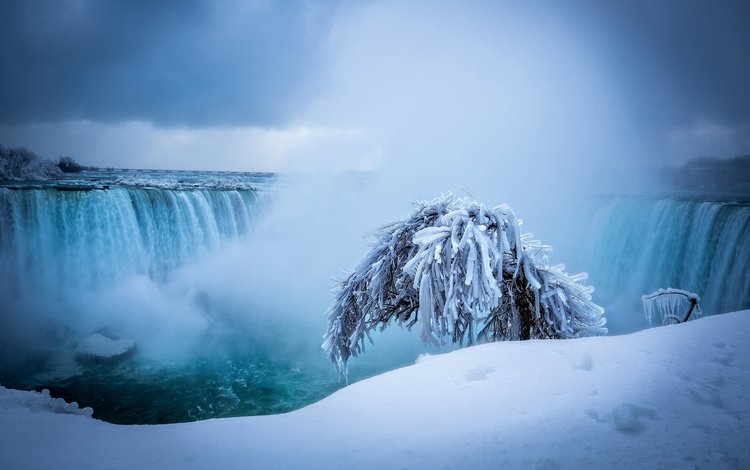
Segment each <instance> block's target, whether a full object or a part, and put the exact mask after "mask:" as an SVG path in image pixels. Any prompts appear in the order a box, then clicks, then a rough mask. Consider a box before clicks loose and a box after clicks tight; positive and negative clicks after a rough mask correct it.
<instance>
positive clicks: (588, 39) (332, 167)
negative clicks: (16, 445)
mask: <svg viewBox="0 0 750 470" xmlns="http://www.w3.org/2000/svg"><path fill="white" fill-rule="evenodd" d="M569 16H570V15H569V14H567V13H565V12H564V11H563V10H562V9H561V8H549V9H546V8H541V7H539V6H535V5H533V4H522V3H508V4H503V5H502V6H495V5H485V4H471V5H468V6H467V5H464V4H459V3H452V2H447V3H443V2H441V3H440V4H427V3H421V2H417V3H409V4H403V3H401V2H387V1H386V2H373V3H367V4H365V5H356V6H351V5H350V6H341V7H340V8H338V9H336V10H335V13H334V14H333V17H332V19H331V26H330V30H329V32H328V35H327V36H326V37H325V40H324V41H323V42H322V43H321V44H322V46H321V47H322V48H323V49H324V52H323V53H322V54H323V55H324V56H325V57H326V58H327V61H326V66H327V67H329V69H328V70H327V73H326V74H324V75H325V76H326V77H327V82H326V83H327V85H326V86H325V87H323V88H322V89H321V91H320V92H319V93H317V94H315V95H314V96H313V97H312V98H311V99H309V100H307V101H306V102H305V103H304V105H300V108H299V111H298V112H296V113H294V114H293V115H292V116H291V117H290V118H289V120H288V122H287V123H286V124H285V125H284V126H282V127H277V128H271V129H270V130H269V129H266V130H265V131H259V130H258V127H257V126H256V125H255V124H249V125H247V126H246V127H243V125H244V124H236V127H233V128H231V129H229V130H227V129H224V128H215V129H211V128H208V129H207V130H206V129H202V130H195V131H191V129H190V128H189V127H186V128H183V127H178V128H174V127H171V128H170V127H158V126H156V130H155V127H154V126H153V125H152V124H145V123H142V122H139V121H138V122H135V123H133V122H132V121H126V122H124V123H123V122H120V123H114V124H106V125H104V124H91V123H88V124H86V123H85V122H84V124H75V123H73V124H71V122H73V121H67V124H64V125H63V126H70V127H71V128H72V129H74V130H75V131H76V132H78V134H76V136H75V137H76V138H75V139H74V142H73V144H74V145H76V146H77V148H78V149H80V151H85V147H86V146H87V145H89V144H88V140H87V138H86V136H87V135H92V136H93V135H94V134H96V135H99V134H101V135H105V136H108V137H104V138H99V139H95V140H93V142H95V144H96V145H94V148H95V149H96V151H97V152H100V153H104V152H106V149H107V148H108V147H110V148H118V149H120V151H121V152H120V153H122V152H126V153H127V152H132V153H135V154H138V157H137V158H135V157H134V158H133V159H132V161H133V162H136V164H137V165H138V166H142V165H156V166H158V165H160V164H161V163H164V165H163V166H165V167H169V168H200V169H225V170H226V169H230V168H232V165H236V166H235V168H236V167H237V166H239V167H240V168H237V169H243V170H244V169H250V168H249V166H251V163H252V162H253V161H256V162H257V163H258V165H260V169H262V170H273V171H276V172H277V173H279V174H280V175H282V176H281V177H280V181H279V189H277V190H274V191H273V192H272V194H271V195H270V201H271V202H270V203H269V207H268V208H267V209H266V210H265V211H264V213H263V214H262V216H261V217H260V219H259V221H258V223H257V225H256V226H255V227H254V228H253V230H252V231H250V232H249V233H247V234H245V235H243V236H242V237H240V238H238V239H236V240H233V241H231V242H226V243H223V244H221V245H220V246H218V247H214V248H213V249H211V250H208V251H205V252H200V253H198V254H196V256H195V257H193V258H192V259H190V260H188V261H186V262H185V263H184V264H182V265H180V266H179V267H177V268H175V269H174V270H173V271H171V272H170V273H169V275H168V276H167V278H166V279H154V278H152V277H149V275H148V274H147V273H145V272H134V273H121V274H122V275H119V276H115V277H116V279H115V280H114V281H113V282H112V283H110V284H107V285H104V286H99V287H97V288H93V287H91V286H89V288H85V287H80V286H79V288H78V289H75V290H68V289H66V285H65V281H64V282H63V283H62V285H61V284H52V285H37V284H38V280H36V279H33V278H30V277H29V278H25V279H24V280H23V282H24V283H27V285H26V286H25V287H26V289H25V291H26V293H25V294H24V295H22V296H20V297H18V298H17V299H16V300H15V301H14V302H15V303H13V304H8V305H10V306H9V307H7V308H8V309H9V311H11V312H12V314H11V315H9V316H7V317H6V318H5V320H4V325H3V326H4V329H3V330H4V332H3V339H4V340H5V344H6V357H9V356H10V354H8V352H7V351H10V350H13V351H14V355H15V357H17V358H18V357H24V356H26V358H28V357H31V358H33V357H35V355H34V351H35V350H38V349H40V342H42V343H43V342H44V341H45V340H46V339H45V338H48V337H49V332H48V331H47V330H46V329H45V327H44V325H47V324H49V322H50V321H52V322H53V323H54V322H60V323H61V324H63V325H64V326H65V327H66V328H70V329H72V330H73V331H74V333H73V337H74V338H75V339H80V338H81V337H84V336H85V335H87V334H90V332H92V331H95V330H97V329H98V328H105V327H106V328H109V329H111V330H112V331H115V332H116V333H117V334H118V335H122V336H127V337H130V338H134V339H135V340H136V341H137V343H138V345H139V354H143V355H144V356H146V357H149V358H153V359H158V360H179V359H186V358H187V359H189V358H190V357H193V356H195V355H196V354H211V353H212V351H215V350H218V349H221V348H223V347H225V346H226V344H227V343H228V338H231V342H232V343H234V344H236V343H242V342H243V341H244V342H248V343H252V342H254V341H260V338H263V341H265V342H266V343H264V344H276V345H277V346H278V350H277V351H276V352H275V354H279V355H285V354H287V355H293V354H297V353H298V352H297V350H296V349H294V345H303V346H304V347H305V348H306V349H305V351H306V352H305V354H308V353H309V354H320V355H321V356H322V354H323V353H322V351H320V350H319V344H320V341H321V338H322V334H323V331H324V327H325V321H326V320H325V318H326V317H325V315H326V310H327V309H328V307H329V306H330V303H331V302H332V301H333V295H332V294H331V292H330V289H331V287H332V286H333V285H334V284H335V282H336V280H337V279H342V278H344V277H345V276H346V274H347V272H348V270H351V269H353V268H354V266H356V264H357V262H358V260H359V259H360V258H361V257H362V256H363V255H364V254H365V253H366V250H367V249H368V245H367V238H366V237H367V234H368V233H369V232H370V231H372V230H374V229H376V228H377V227H379V226H380V225H382V224H384V223H386V222H389V221H391V220H393V219H395V218H398V217H400V216H402V215H404V214H406V213H408V212H409V211H410V209H411V203H412V202H413V201H415V200H422V199H431V198H433V197H435V196H437V195H439V194H440V193H442V192H444V191H451V192H453V193H455V194H459V195H468V196H470V197H474V198H477V199H479V200H480V201H482V202H484V203H485V204H487V205H488V206H491V207H492V206H496V205H498V204H501V203H507V204H508V205H510V207H511V208H512V209H513V210H514V211H515V213H516V215H517V216H518V217H520V218H522V219H523V220H524V225H523V227H524V228H525V229H526V230H527V231H530V232H534V234H535V235H536V236H537V237H538V238H539V239H541V240H542V242H544V243H547V244H551V245H553V246H554V251H553V253H552V256H551V261H552V262H553V263H558V262H562V263H566V264H567V265H568V268H569V271H573V272H577V271H585V270H587V266H586V265H585V259H584V258H583V257H582V256H580V254H581V252H583V251H584V246H583V244H584V243H585V240H586V234H587V231H589V230H590V229H591V224H590V221H589V220H587V219H586V218H585V215H584V211H583V210H582V206H581V198H582V197H583V196H587V195H592V194H600V193H612V192H613V191H619V190H623V189H624V190H631V191H637V190H639V189H641V188H644V187H649V186H650V185H653V184H654V181H653V179H652V178H651V175H650V171H651V169H652V168H653V166H654V162H655V161H659V158H660V157H658V155H659V154H660V152H661V151H663V150H664V146H663V145H660V144H659V143H658V142H656V141H655V139H654V131H653V129H651V128H650V126H651V125H652V124H653V121H649V120H645V121H644V119H642V116H643V113H642V110H643V108H642V103H638V104H634V103H633V100H632V99H631V98H632V94H633V89H632V87H631V85H629V84H628V83H626V81H624V80H622V79H621V69H619V68H613V67H611V63H610V61H609V60H605V56H606V54H607V53H608V52H609V49H606V48H603V47H602V46H601V45H600V44H598V43H596V41H595V39H596V36H595V35H593V36H592V34H591V31H589V30H587V29H585V28H583V29H582V28H580V26H581V23H580V22H576V21H570V17H569ZM644 85H649V83H647V82H646V83H644ZM34 126H37V127H33V126H31V127H28V128H32V129H37V130H38V129H43V130H44V132H47V131H50V129H49V128H47V127H44V126H45V125H44V124H34ZM39 126H41V127H39ZM102 126H104V127H105V128H107V129H109V131H107V132H103V127H102ZM118 126H119V127H118ZM118 129H119V130H118ZM123 129H124V130H123ZM306 130H312V131H311V132H307V131H306ZM3 132H4V133H5V134H6V135H7V134H9V133H11V132H12V129H11V128H9V127H7V126H6V128H5V129H4V131H3ZM50 132H51V131H50ZM87 133H88V134H87ZM32 134H33V133H32ZM32 134H28V135H32ZM63 134H65V132H63ZM71 135H72V134H71ZM139 135H141V136H144V135H145V136H146V137H145V142H147V143H148V144H149V145H148V147H149V149H150V150H148V151H146V152H144V154H140V153H139V150H138V148H137V145H135V144H134V143H133V142H137V139H138V136H139ZM670 135H671V136H672V137H671V138H672V139H674V136H675V135H679V132H677V133H675V132H672V133H671V134H670ZM691 135H692V134H691ZM269 136H270V137H269ZM691 138H692V137H691ZM107 139H109V140H107ZM44 145H47V146H48V145H50V144H49V143H48V142H47V143H45V144H44ZM32 148H33V147H32ZM153 149H158V152H157V153H161V154H162V157H161V159H158V158H157V153H153V152H155V151H154V150H153ZM63 151H65V149H61V152H63ZM264 152H265V153H264ZM67 153H73V154H75V152H67ZM255 154H264V156H258V157H253V155H255ZM266 154H268V155H266ZM118 155H119V154H118ZM269 155H270V156H269ZM655 155H656V156H657V158H656V159H655ZM92 158H94V157H92ZM96 158H104V157H96ZM253 158H255V160H253ZM664 158H667V156H666V155H665V156H664ZM80 160H81V161H82V162H83V163H91V161H90V160H87V159H86V158H81V159H80ZM126 164H127V160H124V157H123V165H120V166H125V165H126ZM211 165H215V168H209V167H210V166H211ZM256 169H257V168H256ZM95 268H96V264H94V265H92V269H95ZM42 293H43V295H42ZM594 299H595V300H596V294H595V297H594ZM40 331H41V332H42V334H40V333H39V332H40ZM53 336H54V335H53ZM386 337H387V338H393V339H392V340H388V339H383V340H379V341H378V345H376V346H375V348H374V350H373V351H374V352H375V354H376V356H369V354H368V357H376V358H377V357H378V356H377V354H382V355H384V356H389V354H390V352H391V351H392V352H393V353H392V355H391V356H392V357H385V358H382V360H383V361H386V362H387V361H396V362H399V361H400V362H401V363H405V362H408V360H413V359H414V357H415V356H416V354H417V353H418V352H420V351H424V350H426V349H425V347H424V346H422V345H421V344H419V340H418V338H417V336H416V335H409V334H408V333H404V334H402V333H398V332H395V331H394V332H386V333H385V334H384V338H386ZM274 342H276V343H274ZM41 349H44V348H43V347H41ZM17 351H27V352H28V353H27V354H17V353H16V352H17ZM394 358H395V359H394ZM377 360H380V359H377ZM353 367H354V368H356V362H355V363H354V364H353ZM330 371H331V374H334V373H335V371H334V370H333V368H332V367H331V370H330Z"/></svg>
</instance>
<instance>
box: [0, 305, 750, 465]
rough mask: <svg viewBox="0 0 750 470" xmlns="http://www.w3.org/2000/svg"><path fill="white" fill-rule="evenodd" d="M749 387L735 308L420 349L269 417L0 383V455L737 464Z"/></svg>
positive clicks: (742, 319)
mask: <svg viewBox="0 0 750 470" xmlns="http://www.w3.org/2000/svg"><path fill="white" fill-rule="evenodd" d="M749 387H750V311H743V312H736V313H731V314H724V315H716V316H709V317H705V318H701V319H698V320H695V321H690V322H687V323H683V324H679V325H670V326H664V327H657V328H653V329H649V330H646V331H641V332H638V333H634V334H630V335H624V336H604V337H590V338H578V339H568V340H531V341H514V342H498V343H491V344H484V345H479V346H473V347H469V348H465V349H460V350H457V351H454V352H450V353H446V354H432V355H429V356H427V355H425V356H421V357H420V358H419V360H418V361H417V363H416V364H414V365H412V366H409V367H405V368H402V369H398V370H395V371H391V372H388V373H385V374H382V375H379V376H376V377H373V378H371V379H368V380H363V381H361V382H358V383H355V384H352V385H350V386H348V387H345V388H344V389H342V390H339V391H338V392H336V393H334V394H333V395H331V396H329V397H328V398H326V399H324V400H322V401H320V402H318V403H315V404H313V405H310V406H308V407H305V408H303V409H301V410H297V411H294V412H291V413H286V414H281V415H273V416H255V417H245V418H229V419H216V420H208V421H201V422H195V423H184V424H172V425H157V426H119V425H113V424H109V423H105V422H102V421H98V420H94V419H91V418H87V417H85V416H79V415H74V414H59V413H51V412H49V410H47V409H46V407H39V406H37V407H35V406H32V405H30V401H32V400H31V399H30V398H29V397H31V396H36V395H40V394H36V395H35V394H33V393H32V392H18V391H11V390H5V389H0V468H180V469H183V468H187V469H190V468H474V467H476V468H508V467H510V468H571V469H573V468H575V469H577V468H608V467H624V468H694V467H700V468H717V467H719V468H748V467H750V446H748V445H747V442H748V436H750V426H749V425H748V419H750V401H749V400H748V391H750V388H749ZM35 400H37V398H35Z"/></svg>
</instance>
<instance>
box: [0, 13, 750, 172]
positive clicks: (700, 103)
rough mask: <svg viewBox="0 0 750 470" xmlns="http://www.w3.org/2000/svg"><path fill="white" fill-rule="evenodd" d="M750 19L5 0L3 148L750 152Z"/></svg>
mask: <svg viewBox="0 0 750 470" xmlns="http://www.w3.org/2000/svg"><path fill="white" fill-rule="evenodd" d="M749 23H750V3H748V2H745V1H731V0H721V1H716V2H709V1H694V0H662V1H659V2H651V1H641V0H634V1H619V2H618V1H607V2H599V1H593V0H591V1H587V0H574V1H530V2H516V1H505V2H450V1H444V2H420V1H415V2H396V1H378V0H373V1H363V2H336V1H320V2H312V1H304V0H300V1H273V0H257V1H240V0H225V1H215V2H213V1H212V2H208V1H205V2H200V1H185V2H179V3H176V2H167V1H138V0H136V1H127V2H126V1H89V0H26V1H22V0H19V1H16V0H6V1H4V2H2V3H1V4H0V44H2V46H0V70H2V73H1V74H0V104H1V105H0V143H1V144H3V145H5V146H25V147H27V148H29V149H31V150H33V151H35V152H37V153H38V154H40V155H42V156H43V157H46V158H57V157H58V156H60V155H71V156H73V157H74V158H76V159H77V160H78V161H80V162H82V163H84V164H89V165H100V166H114V167H130V168H169V169H215V170H245V171H294V170H312V171H319V170H321V169H324V170H358V171H367V170H377V169H380V168H384V167H393V166H394V165H396V164H397V165H403V166H404V167H405V168H406V173H408V174H410V175H415V174H417V173H418V172H419V171H420V169H421V168H424V167H425V166H433V167H434V166H440V167H446V166H451V165H453V163H454V162H455V161H456V160H457V159H464V158H468V159H469V161H470V162H472V163H473V164H476V165H482V164H484V163H485V162H488V161H490V160H491V161H492V162H493V163H492V167H493V168H495V169H499V168H502V167H505V166H508V165H511V164H513V162H514V161H519V160H524V161H528V162H535V163H534V165H537V166H538V165H539V163H542V164H544V165H545V166H550V167H555V165H560V163H559V162H567V163H568V164H569V165H576V166H585V165H604V166H606V165H611V164H614V163H617V164H625V163H633V162H635V163H636V164H637V163H643V162H646V163H654V162H659V163H663V164H680V163H682V162H684V161H685V160H687V159H689V158H693V157H696V156H701V155H709V156H715V157H731V156H735V155H738V154H746V153H750V93H748V90H747V88H748V85H747V84H748V83H750V60H748V59H747V58H746V54H747V51H748V50H750V28H747V24H749ZM530 168H531V169H533V165H531V166H530Z"/></svg>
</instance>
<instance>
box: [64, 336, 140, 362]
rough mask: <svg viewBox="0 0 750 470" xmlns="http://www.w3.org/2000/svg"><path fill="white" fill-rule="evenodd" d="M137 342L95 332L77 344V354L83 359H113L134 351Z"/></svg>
mask: <svg viewBox="0 0 750 470" xmlns="http://www.w3.org/2000/svg"><path fill="white" fill-rule="evenodd" d="M134 348H135V342H134V341H133V340H132V339H126V338H109V337H107V336H104V335H102V334H101V333H94V334H92V335H91V336H88V337H87V338H86V339H84V340H83V341H81V342H80V343H79V344H78V346H76V354H77V355H78V356H79V357H81V358H83V359H103V360H111V359H117V358H120V357H122V356H125V355H127V354H129V353H131V352H132V351H133V349H134Z"/></svg>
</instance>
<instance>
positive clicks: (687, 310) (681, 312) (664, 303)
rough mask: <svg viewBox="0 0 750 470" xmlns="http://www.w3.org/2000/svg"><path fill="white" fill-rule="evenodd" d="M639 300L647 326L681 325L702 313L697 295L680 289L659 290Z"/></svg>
mask: <svg viewBox="0 0 750 470" xmlns="http://www.w3.org/2000/svg"><path fill="white" fill-rule="evenodd" d="M641 300H642V301H643V311H644V313H645V314H646V319H647V320H648V324H649V326H654V325H657V324H660V325H673V324H675V323H682V322H686V321H688V320H689V319H690V318H697V317H700V316H701V314H702V313H703V312H702V311H701V307H700V304H699V302H700V300H701V298H700V297H699V296H698V294H695V293H693V292H688V291H686V290H682V289H673V288H671V287H668V288H666V289H659V290H657V291H656V292H652V293H651V294H647V295H644V296H643V297H641ZM657 319H658V322H657Z"/></svg>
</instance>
